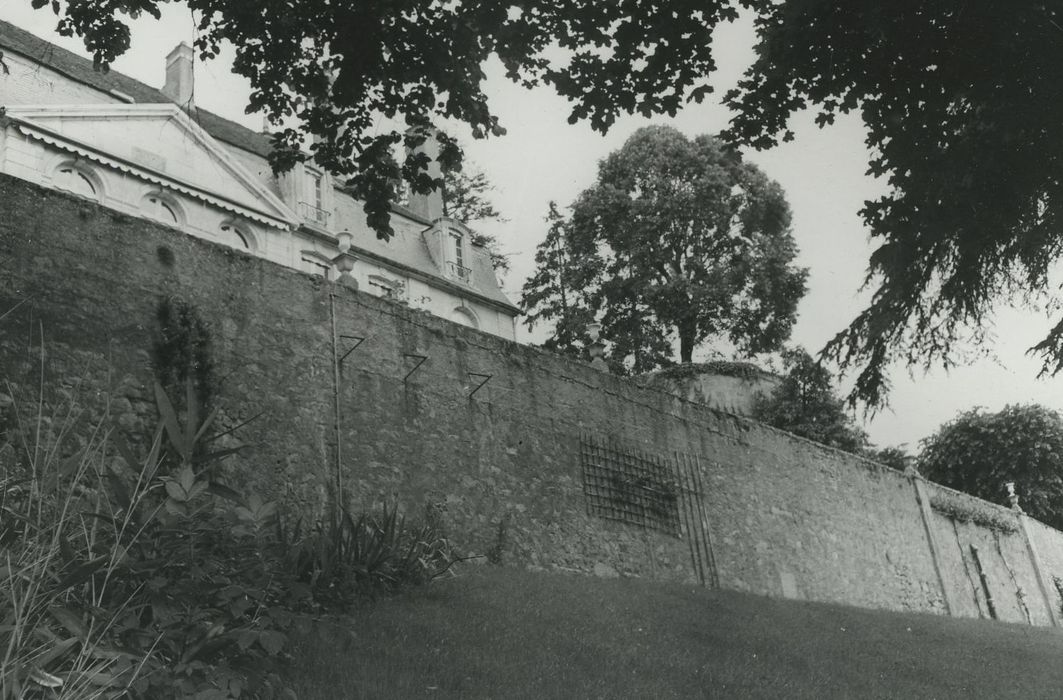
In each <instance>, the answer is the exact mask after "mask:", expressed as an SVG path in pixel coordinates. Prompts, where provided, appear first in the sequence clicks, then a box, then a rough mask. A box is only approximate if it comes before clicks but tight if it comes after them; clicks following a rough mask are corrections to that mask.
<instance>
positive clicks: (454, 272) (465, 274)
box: [447, 262, 472, 283]
mask: <svg viewBox="0 0 1063 700" xmlns="http://www.w3.org/2000/svg"><path fill="white" fill-rule="evenodd" d="M447 269H448V271H449V272H450V276H451V277H454V278H456V279H459V280H461V281H462V282H466V283H468V282H472V270H471V269H470V268H468V267H465V266H464V265H459V264H457V263H456V262H448V263H447Z"/></svg>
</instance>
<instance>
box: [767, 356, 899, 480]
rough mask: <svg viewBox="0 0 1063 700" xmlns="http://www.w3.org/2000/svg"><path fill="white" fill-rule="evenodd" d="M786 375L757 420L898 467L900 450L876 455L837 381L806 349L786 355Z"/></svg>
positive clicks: (895, 449)
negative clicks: (836, 386) (838, 392)
mask: <svg viewBox="0 0 1063 700" xmlns="http://www.w3.org/2000/svg"><path fill="white" fill-rule="evenodd" d="M782 357H783V365H784V367H785V369H786V374H785V375H784V376H783V377H782V381H781V382H780V383H779V386H778V387H776V389H775V391H773V392H772V393H771V394H770V395H769V396H761V397H760V398H759V399H758V400H757V403H756V405H755V407H754V409H753V417H754V418H756V419H757V420H759V421H761V422H763V423H767V424H768V425H771V426H773V427H776V428H779V429H781V430H785V431H787V432H790V433H793V434H794V435H800V436H801V437H804V438H808V439H809V440H815V441H816V442H818V443H821V444H824V445H828V446H830V447H837V448H838V449H840V450H845V451H846V452H853V453H864V454H867V456H869V457H871V458H872V459H879V460H883V461H886V460H888V462H887V463H888V464H889V466H893V467H896V466H897V465H898V464H899V463H900V461H901V457H900V456H899V454H900V451H899V450H898V449H897V448H887V449H886V450H882V451H881V453H880V452H875V451H874V450H871V449H870V448H869V443H868V440H867V434H866V433H865V432H864V431H863V430H861V429H860V428H859V427H858V426H857V425H856V424H855V422H854V421H853V417H852V416H851V415H849V413H848V412H847V411H846V409H845V402H844V401H842V400H841V399H840V398H838V396H837V395H836V394H835V391H834V378H833V377H832V376H831V373H830V371H829V370H827V368H826V367H824V366H823V365H822V364H820V363H818V362H816V361H815V360H814V359H813V358H812V356H811V355H809V354H808V352H807V351H805V350H804V349H803V348H795V349H791V350H786V351H785V352H783V353H782Z"/></svg>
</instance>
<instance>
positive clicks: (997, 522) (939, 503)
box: [930, 493, 1019, 534]
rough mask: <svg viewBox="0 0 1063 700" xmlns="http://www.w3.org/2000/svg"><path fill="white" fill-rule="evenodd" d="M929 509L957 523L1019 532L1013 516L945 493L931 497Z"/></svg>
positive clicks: (1010, 532)
mask: <svg viewBox="0 0 1063 700" xmlns="http://www.w3.org/2000/svg"><path fill="white" fill-rule="evenodd" d="M930 507H931V508H933V509H934V510H936V511H937V512H939V513H941V514H942V515H944V516H946V517H949V518H952V519H953V520H955V521H957V522H961V523H973V524H975V525H981V526H982V527H987V528H989V529H991V530H997V531H999V532H1005V533H1008V534H1013V533H1015V532H1018V531H1019V526H1018V525H1016V523H1015V518H1014V517H1013V516H1009V515H1005V514H1003V513H1001V512H1000V511H999V510H997V509H996V508H993V507H992V506H988V505H983V504H981V503H978V502H976V501H966V500H961V499H959V498H956V497H955V496H952V495H950V494H947V493H935V494H933V495H931V496H930Z"/></svg>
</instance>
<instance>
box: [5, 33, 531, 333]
mask: <svg viewBox="0 0 1063 700" xmlns="http://www.w3.org/2000/svg"><path fill="white" fill-rule="evenodd" d="M0 49H2V50H4V51H10V52H12V53H17V54H19V55H21V56H24V57H25V58H28V59H30V60H32V61H35V62H37V63H40V64H41V65H44V66H47V67H48V68H51V69H52V70H54V71H56V72H57V73H61V74H62V75H65V76H67V77H68V78H70V79H71V80H74V81H77V82H79V83H82V84H84V85H88V86H90V87H93V88H95V89H97V90H100V91H101V92H105V93H109V94H112V95H113V94H114V92H119V93H122V94H125V95H128V96H129V97H131V98H133V100H134V101H136V102H139V103H147V104H158V103H166V102H170V101H171V100H170V98H168V97H167V96H166V95H164V94H163V93H162V91H161V90H159V89H157V88H153V87H151V86H149V85H146V84H144V83H142V82H140V81H139V80H136V79H134V78H130V77H129V76H127V75H122V74H121V73H119V72H118V71H114V70H111V71H108V72H106V73H104V72H102V71H97V70H94V69H93V67H92V61H90V60H89V59H87V58H83V57H81V56H79V55H77V54H75V53H73V52H71V51H67V50H66V49H64V48H61V47H59V46H56V45H55V44H52V43H50V42H48V41H45V40H44V39H41V38H40V37H38V36H36V35H34V34H32V33H30V32H27V31H26V30H24V29H21V28H19V27H16V26H15V25H13V24H11V23H10V22H4V21H3V20H0ZM194 119H195V121H196V123H198V124H199V126H201V127H203V129H204V130H205V131H206V132H207V133H208V134H210V135H211V136H213V137H214V138H216V139H218V140H219V141H222V142H224V143H226V144H228V145H230V146H235V147H237V148H240V149H243V150H245V151H249V152H251V153H254V154H257V155H259V156H262V157H263V158H265V157H268V156H269V153H270V150H271V147H270V139H269V136H268V135H266V134H262V133H258V132H255V131H252V130H251V129H248V128H247V127H245V126H243V125H242V124H238V123H236V122H234V121H232V120H229V119H225V118H224V117H220V116H218V115H217V114H214V113H213V112H209V111H207V110H205V109H197V110H196V114H195V117H194ZM393 211H394V212H395V213H396V214H399V215H401V216H403V217H405V218H406V219H408V220H409V221H410V222H411V223H412V224H422V225H424V226H427V225H429V224H430V223H431V222H429V221H427V220H426V219H423V218H422V217H419V216H417V215H415V214H414V213H413V212H411V211H409V210H407V209H406V208H405V207H401V206H395V207H393ZM393 224H395V229H396V234H397V235H396V236H395V237H394V238H392V239H391V241H388V242H386V243H385V242H384V241H380V240H378V239H377V238H376V237H375V236H366V237H364V238H362V239H361V240H360V241H359V242H358V245H359V247H361V248H363V249H364V250H366V251H367V252H369V253H371V254H374V256H378V257H379V258H381V259H383V260H390V261H393V262H395V263H398V265H399V267H406V268H411V269H413V270H414V271H417V272H420V273H421V274H423V275H427V276H429V277H431V278H433V279H435V280H438V281H439V282H440V283H441V285H442V286H443V287H445V288H449V289H451V290H452V292H455V293H458V294H461V295H468V296H472V297H480V298H481V299H484V300H487V301H490V302H493V303H494V304H496V305H501V306H504V307H505V308H507V309H509V310H510V311H512V312H516V313H519V309H518V308H517V307H516V306H514V304H513V302H511V301H510V300H509V299H508V298H506V296H505V294H503V293H502V290H501V289H500V288H499V286H498V283H497V281H496V279H495V275H494V270H492V269H491V263H490V258H489V257H488V256H487V255H486V253H485V252H482V251H479V250H475V251H472V252H473V255H472V258H473V259H472V260H471V261H470V262H471V263H472V270H473V273H472V274H473V284H474V285H475V286H476V287H477V289H475V290H471V289H467V288H465V287H463V286H459V285H455V284H454V283H452V282H450V281H449V280H447V279H446V278H444V277H442V276H441V275H440V274H439V269H438V268H437V267H436V264H435V263H434V262H433V261H432V259H431V256H430V255H429V253H428V249H427V246H426V245H425V244H424V241H423V240H422V239H421V237H420V235H417V233H414V231H413V230H411V229H412V228H413V227H411V226H409V225H407V226H402V225H400V222H398V221H395V222H393Z"/></svg>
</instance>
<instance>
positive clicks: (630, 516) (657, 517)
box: [580, 435, 681, 537]
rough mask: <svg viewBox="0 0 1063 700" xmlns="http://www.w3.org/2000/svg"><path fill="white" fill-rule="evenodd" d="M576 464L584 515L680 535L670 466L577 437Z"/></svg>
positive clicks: (674, 473)
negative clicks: (582, 497)
mask: <svg viewBox="0 0 1063 700" xmlns="http://www.w3.org/2000/svg"><path fill="white" fill-rule="evenodd" d="M580 464H581V466H582V469H583V493H584V494H585V495H586V497H587V512H588V513H590V514H591V515H596V516H599V517H602V518H608V519H609V520H618V521H620V522H622V523H628V524H631V525H637V526H639V527H644V528H650V529H653V530H659V531H660V532H664V533H666V534H669V535H674V536H675V537H680V536H681V535H680V532H681V530H680V522H679V495H680V494H679V480H678V474H677V471H676V465H675V463H674V462H672V461H671V460H669V459H667V458H664V457H661V456H658V455H649V454H644V453H641V452H636V451H633V450H626V449H622V448H619V447H617V446H616V445H612V444H609V443H606V442H604V441H602V440H599V439H597V438H595V437H593V436H590V435H581V436H580Z"/></svg>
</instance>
